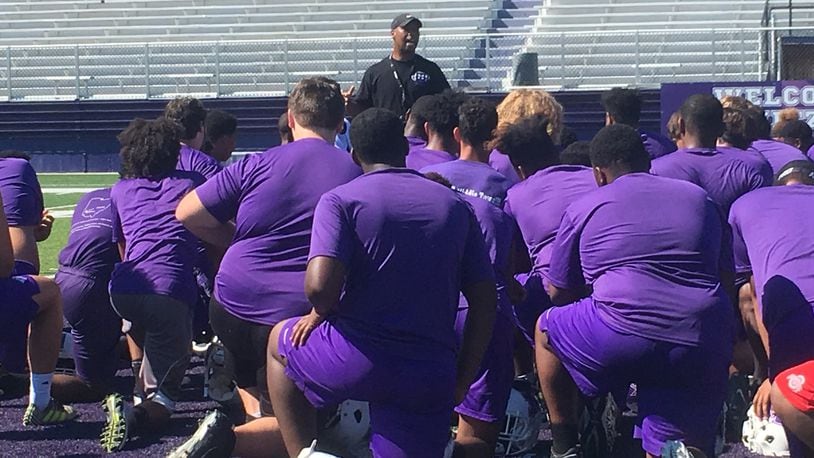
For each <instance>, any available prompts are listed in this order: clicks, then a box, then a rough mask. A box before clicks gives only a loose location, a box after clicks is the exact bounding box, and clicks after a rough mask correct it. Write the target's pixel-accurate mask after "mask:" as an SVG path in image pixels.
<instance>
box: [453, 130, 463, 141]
mask: <svg viewBox="0 0 814 458" xmlns="http://www.w3.org/2000/svg"><path fill="white" fill-rule="evenodd" d="M452 138H454V139H455V141H456V142H457V143H461V138H462V137H461V128H460V127H455V128H453V129H452Z"/></svg>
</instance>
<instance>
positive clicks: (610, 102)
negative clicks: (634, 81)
mask: <svg viewBox="0 0 814 458" xmlns="http://www.w3.org/2000/svg"><path fill="white" fill-rule="evenodd" d="M602 107H603V108H605V112H606V113H608V114H609V115H611V116H613V119H615V120H616V122H618V123H621V124H627V125H628V126H632V127H638V126H639V118H640V117H641V115H642V96H641V94H640V93H639V91H638V90H637V89H627V88H622V87H615V88H613V89H611V90H610V91H607V92H605V93H604V94H602Z"/></svg>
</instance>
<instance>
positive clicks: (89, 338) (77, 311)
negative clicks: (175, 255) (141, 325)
mask: <svg viewBox="0 0 814 458" xmlns="http://www.w3.org/2000/svg"><path fill="white" fill-rule="evenodd" d="M54 281H56V283H57V284H58V285H59V289H60V291H61V292H62V304H63V305H62V310H63V314H64V315H65V319H66V320H67V321H68V323H69V324H70V325H71V336H72V338H73V359H74V363H75V364H76V374H77V375H78V376H79V378H81V379H82V380H83V381H85V382H87V383H90V384H94V385H96V384H98V385H102V386H109V384H110V383H111V382H112V381H113V378H114V377H115V376H116V369H118V362H119V355H118V353H117V352H116V347H117V346H118V344H119V339H120V338H121V336H122V331H121V329H122V319H121V317H119V315H118V314H116V311H115V310H113V306H112V305H110V294H108V291H107V286H108V283H109V281H110V278H109V275H102V276H99V277H97V276H95V275H94V274H92V273H88V272H83V271H78V270H74V269H70V268H67V267H60V268H59V271H58V272H57V274H56V276H55V277H54Z"/></svg>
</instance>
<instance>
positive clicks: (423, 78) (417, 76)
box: [410, 70, 430, 86]
mask: <svg viewBox="0 0 814 458" xmlns="http://www.w3.org/2000/svg"><path fill="white" fill-rule="evenodd" d="M410 79H411V80H413V82H414V83H415V84H417V85H419V86H423V85H425V84H427V83H429V82H430V75H428V74H426V73H424V72H422V71H421V70H419V71H417V72H415V73H413V74H412V76H410Z"/></svg>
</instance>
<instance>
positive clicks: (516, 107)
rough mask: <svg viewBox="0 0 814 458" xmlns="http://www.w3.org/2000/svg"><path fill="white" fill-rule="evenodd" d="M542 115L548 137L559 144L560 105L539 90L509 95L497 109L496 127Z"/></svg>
mask: <svg viewBox="0 0 814 458" xmlns="http://www.w3.org/2000/svg"><path fill="white" fill-rule="evenodd" d="M536 114H542V115H543V116H545V118H546V119H547V120H548V135H549V136H550V137H551V140H553V141H554V143H556V144H559V143H560V134H561V133H562V122H563V113H562V105H560V104H559V102H557V100H556V99H555V98H554V96H553V95H551V94H549V93H548V92H546V91H543V90H540V89H517V90H514V91H512V92H510V93H509V95H507V96H506V98H504V99H503V101H502V102H500V105H498V107H497V119H498V123H499V124H498V125H499V126H503V125H506V124H514V123H516V122H518V121H519V120H520V119H523V118H527V117H529V116H532V115H536Z"/></svg>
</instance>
